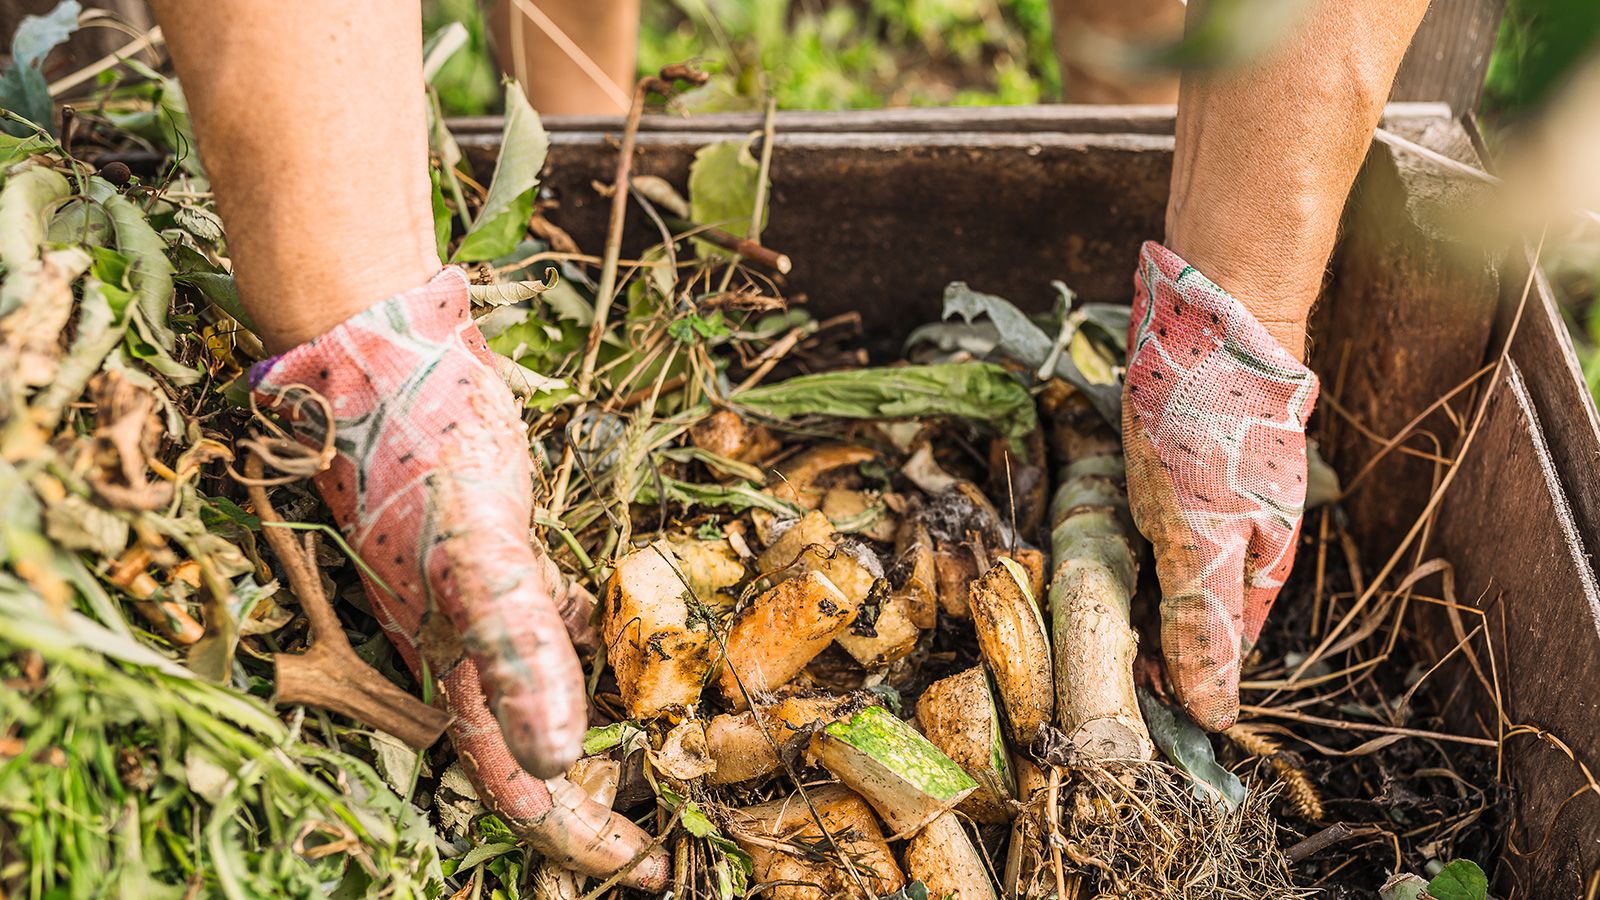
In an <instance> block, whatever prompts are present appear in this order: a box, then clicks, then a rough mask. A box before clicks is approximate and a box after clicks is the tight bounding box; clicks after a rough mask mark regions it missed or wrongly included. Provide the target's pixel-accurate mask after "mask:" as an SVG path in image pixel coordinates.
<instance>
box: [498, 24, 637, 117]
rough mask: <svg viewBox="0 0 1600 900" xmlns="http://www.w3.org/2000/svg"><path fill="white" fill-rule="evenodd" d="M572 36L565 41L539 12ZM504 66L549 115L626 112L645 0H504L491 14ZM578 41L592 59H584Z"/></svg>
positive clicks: (618, 114) (529, 97)
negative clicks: (580, 57)
mask: <svg viewBox="0 0 1600 900" xmlns="http://www.w3.org/2000/svg"><path fill="white" fill-rule="evenodd" d="M541 14H542V15H543V16H544V17H546V18H547V19H548V22H545V23H544V24H546V25H549V26H553V27H554V28H556V29H558V30H559V31H560V32H561V33H562V34H563V35H565V36H566V37H567V38H568V39H570V40H571V42H572V45H571V46H567V47H563V46H562V44H561V43H559V42H558V41H556V40H555V39H552V37H551V36H550V34H549V33H548V32H547V31H546V30H545V28H541V27H540V22H539V21H537V17H538V16H540V15H541ZM489 22H490V26H491V28H492V30H493V32H494V42H495V55H496V56H497V57H499V60H500V71H502V72H504V73H505V74H507V75H510V76H512V77H514V78H516V79H517V81H518V82H520V83H521V84H522V87H523V90H525V91H527V92H528V102H529V103H531V104H533V108H534V109H536V110H538V111H539V112H541V113H544V114H546V115H590V116H620V115H623V114H625V113H627V111H628V104H629V101H630V98H631V97H632V96H633V82H634V79H635V77H636V73H635V71H634V70H635V68H636V67H637V65H638V51H639V0H498V2H497V3H495V6H494V11H493V12H492V13H491V14H490V18H489ZM574 47H575V48H576V50H577V51H578V52H580V53H581V54H582V55H584V56H587V57H588V59H589V60H590V61H591V62H592V63H593V65H592V66H584V65H581V64H579V63H578V62H577V61H576V60H574V59H573V57H572V54H571V53H569V52H568V51H569V50H571V49H573V48H574Z"/></svg>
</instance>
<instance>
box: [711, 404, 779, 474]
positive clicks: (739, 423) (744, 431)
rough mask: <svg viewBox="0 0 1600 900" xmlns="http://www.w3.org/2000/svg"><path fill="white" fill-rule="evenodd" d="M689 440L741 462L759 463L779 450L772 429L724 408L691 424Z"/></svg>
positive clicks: (719, 454) (717, 453) (712, 451)
mask: <svg viewBox="0 0 1600 900" xmlns="http://www.w3.org/2000/svg"><path fill="white" fill-rule="evenodd" d="M689 440H690V442H691V443H693V444H694V445H695V446H696V447H699V448H700V449H701V450H705V451H707V452H709V453H715V454H716V455H718V456H725V457H727V458H728V459H732V460H737V461H738V462H744V463H755V462H760V461H761V460H763V459H766V458H767V457H769V456H771V455H772V454H774V453H776V452H778V449H779V445H778V441H777V439H776V438H774V437H773V436H772V432H770V431H768V430H767V429H766V428H765V427H764V426H761V425H757V424H754V423H751V422H746V421H745V420H744V418H743V417H741V416H740V415H739V414H738V413H736V412H733V411H732V410H727V409H720V410H717V411H716V412H714V413H712V414H711V415H709V416H706V417H705V418H704V419H701V420H700V421H698V422H696V423H695V424H694V425H692V426H690V428H689Z"/></svg>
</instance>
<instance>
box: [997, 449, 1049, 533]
mask: <svg viewBox="0 0 1600 900" xmlns="http://www.w3.org/2000/svg"><path fill="white" fill-rule="evenodd" d="M1024 451H1025V452H1023V453H1021V454H1016V453H1013V452H1012V447H1011V442H1010V441H1008V440H1006V439H1005V438H1003V437H996V438H993V439H991V440H990V441H989V494H990V495H991V496H993V497H998V498H999V499H1000V511H1001V513H1002V514H1003V515H1007V516H1009V515H1010V511H1011V510H1012V509H1013V508H1014V509H1015V520H1016V528H1017V532H1018V534H1020V535H1022V536H1023V537H1024V538H1026V539H1027V540H1029V541H1032V540H1036V537H1037V535H1038V534H1039V529H1040V528H1041V527H1042V526H1043V525H1044V523H1045V513H1046V507H1047V506H1048V504H1049V500H1050V475H1049V470H1048V468H1047V467H1046V462H1045V448H1044V432H1043V431H1042V430H1040V429H1037V428H1036V429H1034V430H1033V431H1031V432H1029V433H1028V438H1027V440H1026V441H1024Z"/></svg>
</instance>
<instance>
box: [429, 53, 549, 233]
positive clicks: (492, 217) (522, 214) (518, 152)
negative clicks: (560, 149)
mask: <svg viewBox="0 0 1600 900" xmlns="http://www.w3.org/2000/svg"><path fill="white" fill-rule="evenodd" d="M501 148H502V149H501V151H500V158H499V160H498V161H496V163H495V167H494V179H493V180H492V181H490V182H489V197H488V199H486V200H485V201H484V203H483V209H481V210H479V212H478V218H477V220H476V221H474V222H473V223H472V227H471V228H470V229H468V231H467V236H466V237H464V238H462V239H461V246H459V247H457V248H456V253H455V256H454V257H452V260H453V261H471V260H478V259H494V258H495V257H497V256H504V255H505V254H507V253H510V252H511V251H512V250H514V249H516V246H517V242H518V241H520V240H522V235H523V232H525V231H526V230H527V228H528V218H529V217H530V216H531V215H533V197H534V190H535V189H536V188H537V187H538V186H539V170H540V169H542V168H544V158H545V153H546V152H547V151H549V149H550V136H549V135H548V134H546V133H545V130H544V125H543V124H541V123H540V121H539V114H538V113H536V112H534V111H533V107H531V106H529V105H528V98H527V96H526V95H525V94H523V92H522V88H520V87H518V86H517V85H516V83H515V82H510V83H507V85H506V125H505V132H504V134H503V135H502V136H501Z"/></svg>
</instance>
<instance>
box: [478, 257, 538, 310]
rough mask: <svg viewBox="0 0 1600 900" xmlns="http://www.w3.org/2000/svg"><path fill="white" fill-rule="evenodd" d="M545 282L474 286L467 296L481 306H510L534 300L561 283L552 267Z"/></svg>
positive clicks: (513, 282) (516, 282)
mask: <svg viewBox="0 0 1600 900" xmlns="http://www.w3.org/2000/svg"><path fill="white" fill-rule="evenodd" d="M544 277H545V280H544V281H512V282H501V283H495V284H474V285H469V286H468V287H467V295H468V296H469V297H471V298H472V302H473V303H476V304H478V305H479V306H509V305H511V304H513V303H521V302H523V301H524V300H532V299H533V298H534V297H537V296H539V295H540V294H542V293H544V292H545V291H548V290H550V289H551V288H553V287H555V286H556V285H557V284H558V283H559V282H560V276H558V275H557V274H556V269H555V267H554V266H551V267H549V268H547V269H545V270H544Z"/></svg>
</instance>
